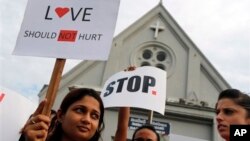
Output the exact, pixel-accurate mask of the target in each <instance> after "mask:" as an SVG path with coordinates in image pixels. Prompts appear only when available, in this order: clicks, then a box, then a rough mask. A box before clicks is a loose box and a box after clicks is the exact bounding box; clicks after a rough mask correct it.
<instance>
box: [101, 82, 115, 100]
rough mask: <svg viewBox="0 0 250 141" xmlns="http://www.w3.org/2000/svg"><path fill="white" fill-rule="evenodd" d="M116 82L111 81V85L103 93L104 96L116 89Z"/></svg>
mask: <svg viewBox="0 0 250 141" xmlns="http://www.w3.org/2000/svg"><path fill="white" fill-rule="evenodd" d="M114 84H115V81H113V82H111V83H109V85H108V86H107V88H106V92H105V93H104V95H103V96H104V97H106V96H109V95H110V94H111V93H112V92H113V90H114V88H113V85H114Z"/></svg>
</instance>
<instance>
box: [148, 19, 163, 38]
mask: <svg viewBox="0 0 250 141" xmlns="http://www.w3.org/2000/svg"><path fill="white" fill-rule="evenodd" d="M150 27H151V28H152V29H153V30H155V35H154V38H155V39H156V38H157V37H158V34H159V32H160V31H163V30H164V29H165V27H164V26H160V21H159V20H158V21H157V22H156V25H151V26H150Z"/></svg>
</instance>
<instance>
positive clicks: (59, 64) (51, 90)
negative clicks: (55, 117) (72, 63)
mask: <svg viewBox="0 0 250 141" xmlns="http://www.w3.org/2000/svg"><path fill="white" fill-rule="evenodd" d="M65 62H66V59H60V58H57V59H56V62H55V66H54V70H53V73H52V76H51V79H50V83H49V86H48V91H47V94H46V99H47V102H46V104H45V105H44V108H43V111H42V114H43V115H47V116H49V115H50V110H51V108H52V106H53V104H54V102H55V98H56V93H57V90H58V87H59V84H60V80H61V76H62V72H63V68H64V65H65Z"/></svg>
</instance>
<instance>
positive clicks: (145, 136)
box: [134, 128, 157, 141]
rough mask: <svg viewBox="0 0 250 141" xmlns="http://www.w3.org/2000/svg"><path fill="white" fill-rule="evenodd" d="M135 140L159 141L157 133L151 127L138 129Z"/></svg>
mask: <svg viewBox="0 0 250 141" xmlns="http://www.w3.org/2000/svg"><path fill="white" fill-rule="evenodd" d="M134 141H157V135H156V134H155V133H154V132H153V131H151V130H150V129H147V128H144V129H141V130H139V131H137V133H136V134H135V139H134Z"/></svg>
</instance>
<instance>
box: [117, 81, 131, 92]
mask: <svg viewBox="0 0 250 141" xmlns="http://www.w3.org/2000/svg"><path fill="white" fill-rule="evenodd" d="M127 79H128V77H125V78H122V79H118V80H117V82H118V87H117V90H116V92H117V93H120V92H121V91H122V87H123V84H124V81H125V80H127Z"/></svg>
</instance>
